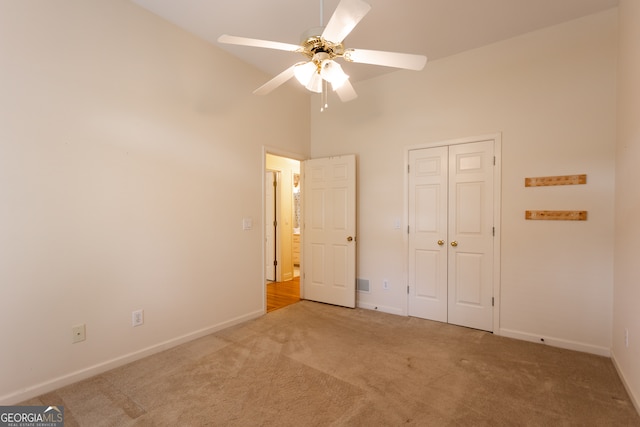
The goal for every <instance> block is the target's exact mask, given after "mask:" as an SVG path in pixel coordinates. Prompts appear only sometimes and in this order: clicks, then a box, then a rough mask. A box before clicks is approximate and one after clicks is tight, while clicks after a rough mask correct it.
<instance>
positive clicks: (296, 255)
mask: <svg viewBox="0 0 640 427" xmlns="http://www.w3.org/2000/svg"><path fill="white" fill-rule="evenodd" d="M264 197H265V200H264V207H265V212H264V218H265V228H264V229H265V236H264V242H265V248H264V253H265V260H264V261H265V262H264V268H265V279H266V283H265V295H266V310H267V312H270V311H273V310H276V309H278V308H281V307H285V306H287V305H290V304H293V303H295V302H297V301H299V300H300V235H301V227H300V213H301V207H300V198H301V185H300V161H299V160H295V159H291V158H288V157H282V156H278V155H274V154H270V153H266V154H265V189H264Z"/></svg>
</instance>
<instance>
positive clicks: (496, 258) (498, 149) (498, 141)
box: [402, 132, 502, 335]
mask: <svg viewBox="0 0 640 427" xmlns="http://www.w3.org/2000/svg"><path fill="white" fill-rule="evenodd" d="M483 141H493V155H494V156H495V159H496V160H495V161H496V164H495V168H494V169H493V173H494V175H493V194H494V197H493V223H494V226H495V228H496V234H495V238H494V245H493V274H494V276H493V295H494V307H493V333H494V334H495V335H500V334H501V333H500V331H501V329H500V288H501V287H500V278H501V274H500V271H501V270H500V268H501V264H500V254H501V251H500V242H501V229H502V227H501V225H502V223H501V218H502V216H501V213H502V197H501V195H502V133H499V132H498V133H492V134H487V135H479V136H471V137H465V138H457V139H449V140H445V141H431V142H424V143H420V144H416V145H411V146H408V147H405V150H404V171H405V173H404V188H405V191H404V220H405V223H404V228H403V229H404V230H406V229H407V226H408V225H409V173H408V172H407V170H408V167H409V152H410V151H412V150H421V149H424V148H434V147H444V146H447V147H448V146H451V145H458V144H468V143H472V142H483ZM403 234H404V245H405V253H404V263H403V269H404V277H405V286H408V285H409V234H408V233H403ZM402 315H404V316H408V315H409V296H408V295H407V297H406V298H404V302H403V306H402Z"/></svg>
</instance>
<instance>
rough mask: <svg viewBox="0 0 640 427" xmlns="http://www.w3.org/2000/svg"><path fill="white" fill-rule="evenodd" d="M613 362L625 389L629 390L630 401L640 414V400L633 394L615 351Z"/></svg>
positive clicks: (612, 353)
mask: <svg viewBox="0 0 640 427" xmlns="http://www.w3.org/2000/svg"><path fill="white" fill-rule="evenodd" d="M611 361H612V362H613V366H614V367H615V368H616V371H617V372H618V376H619V377H620V380H621V381H622V385H624V388H625V389H626V390H627V394H628V395H629V399H631V403H633V406H635V408H636V411H637V412H638V414H640V398H639V397H638V396H636V395H635V394H633V390H631V387H629V383H628V382H627V378H626V377H625V376H624V372H623V371H622V369H620V365H619V364H618V361H617V360H616V354H615V353H614V351H613V349H612V350H611Z"/></svg>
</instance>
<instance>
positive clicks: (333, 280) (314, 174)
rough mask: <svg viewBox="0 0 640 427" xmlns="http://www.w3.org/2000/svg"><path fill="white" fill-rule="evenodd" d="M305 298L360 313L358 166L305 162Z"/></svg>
mask: <svg viewBox="0 0 640 427" xmlns="http://www.w3.org/2000/svg"><path fill="white" fill-rule="evenodd" d="M302 182H303V186H304V188H303V192H302V194H303V197H304V204H303V217H304V221H303V236H304V239H303V241H304V242H303V251H302V257H303V263H302V268H303V283H304V286H303V298H304V299H309V300H312V301H318V302H324V303H328V304H334V305H341V306H344V307H351V308H353V307H355V303H356V301H355V300H356V234H355V232H356V160H355V156H354V155H346V156H338V157H330V158H324V159H312V160H307V161H305V162H303V177H302Z"/></svg>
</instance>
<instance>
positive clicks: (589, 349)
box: [500, 329, 611, 357]
mask: <svg viewBox="0 0 640 427" xmlns="http://www.w3.org/2000/svg"><path fill="white" fill-rule="evenodd" d="M500 335H502V336H504V337H507V338H515V339H519V340H523V341H529V342H534V343H538V344H541V345H544V344H547V345H550V346H552V347H559V348H564V349H566V350H575V351H581V352H583V353H591V354H597V355H598V356H605V357H610V356H611V349H610V348H608V347H601V346H597V345H592V344H585V343H582V342H578V341H571V340H565V339H562V338H557V337H550V336H546V335H534V334H530V333H528V332H521V331H515V330H513V329H500Z"/></svg>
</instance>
